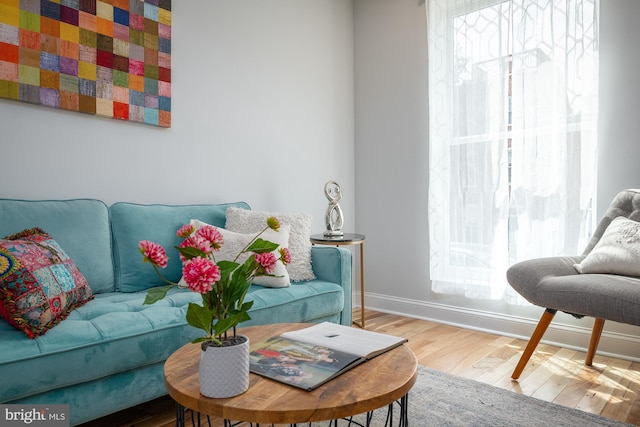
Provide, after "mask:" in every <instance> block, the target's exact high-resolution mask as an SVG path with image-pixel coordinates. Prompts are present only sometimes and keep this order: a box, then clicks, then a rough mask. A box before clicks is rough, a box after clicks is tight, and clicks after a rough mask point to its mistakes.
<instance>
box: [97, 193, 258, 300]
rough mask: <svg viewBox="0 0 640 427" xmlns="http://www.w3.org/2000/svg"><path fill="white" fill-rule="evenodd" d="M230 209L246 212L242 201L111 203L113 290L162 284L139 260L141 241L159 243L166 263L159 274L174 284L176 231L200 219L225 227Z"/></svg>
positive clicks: (178, 268) (176, 274) (177, 264)
mask: <svg viewBox="0 0 640 427" xmlns="http://www.w3.org/2000/svg"><path fill="white" fill-rule="evenodd" d="M230 206H235V207H241V208H245V209H249V205H247V204H246V203H244V202H237V203H225V204H219V205H141V204H136V203H125V202H120V203H114V204H113V205H112V206H111V207H110V208H109V210H110V214H111V227H112V233H113V255H114V262H115V275H116V277H115V282H116V289H118V290H119V291H120V292H136V291H141V290H145V289H148V288H151V287H154V286H162V285H164V284H165V283H164V282H163V281H162V280H160V278H159V277H158V276H157V275H156V273H155V271H154V269H153V267H152V266H151V264H149V263H145V262H143V261H142V255H141V254H140V252H139V250H138V243H139V242H140V241H141V240H150V241H152V242H156V243H159V244H160V245H162V246H163V247H164V248H165V249H166V250H167V255H169V262H168V265H167V267H166V268H165V269H163V270H161V272H162V274H163V275H164V276H165V277H166V278H167V279H169V280H171V281H173V282H176V283H177V282H178V281H179V280H180V277H181V264H180V258H179V257H178V251H176V250H175V249H174V246H178V245H179V244H180V242H181V240H182V239H180V238H179V237H178V236H176V231H177V230H178V228H180V227H181V226H183V225H185V224H189V221H191V220H192V219H199V220H201V221H204V222H206V223H207V224H211V225H214V226H216V227H224V226H225V222H226V211H227V208H228V207H230Z"/></svg>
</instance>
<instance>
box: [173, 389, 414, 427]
mask: <svg viewBox="0 0 640 427" xmlns="http://www.w3.org/2000/svg"><path fill="white" fill-rule="evenodd" d="M396 403H397V404H398V405H399V407H400V414H399V417H398V427H409V393H407V394H405V395H404V396H402V397H401V398H400V400H397V401H395V402H393V403H390V404H389V405H388V406H387V418H386V420H385V423H384V425H385V427H393V406H394V405H395V404H396ZM185 413H186V408H185V407H184V406H182V405H180V404H179V403H176V427H185V426H186V425H185V418H186V416H185ZM194 414H196V417H197V424H196V420H195V419H194ZM207 418H208V417H207ZM344 420H346V421H347V424H348V425H357V426H362V427H371V422H372V421H373V411H371V412H367V414H366V418H365V424H360V423H357V422H355V421H353V420H352V419H351V418H348V419H344ZM338 421H339V419H336V420H331V421H329V427H338ZM191 424H192V425H193V426H196V425H197V426H198V427H200V425H201V424H200V413H199V412H197V413H194V412H193V411H192V412H191ZM236 424H237V423H236ZM236 424H234V423H232V422H231V420H224V427H233V426H234V425H236ZM209 425H211V421H209ZM250 425H251V426H253V425H254V424H253V423H251V424H250ZM296 426H297V424H290V427H296ZM255 427H260V424H255Z"/></svg>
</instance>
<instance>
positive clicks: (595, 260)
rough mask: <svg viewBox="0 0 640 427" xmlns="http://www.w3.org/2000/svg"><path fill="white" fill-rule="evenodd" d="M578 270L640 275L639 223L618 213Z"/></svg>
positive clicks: (576, 266)
mask: <svg viewBox="0 0 640 427" xmlns="http://www.w3.org/2000/svg"><path fill="white" fill-rule="evenodd" d="M574 267H575V269H576V270H578V272H579V273H605V274H607V273H608V274H619V275H622V276H640V222H637V221H634V220H631V219H628V218H625V217H623V216H619V217H617V218H615V219H614V220H613V221H611V224H609V226H608V227H607V229H606V230H605V231H604V234H603V235H602V237H601V238H600V240H598V243H597V244H596V246H595V247H594V248H593V249H592V250H591V252H590V253H589V255H587V257H586V258H585V259H584V260H582V262H581V263H580V264H575V265H574Z"/></svg>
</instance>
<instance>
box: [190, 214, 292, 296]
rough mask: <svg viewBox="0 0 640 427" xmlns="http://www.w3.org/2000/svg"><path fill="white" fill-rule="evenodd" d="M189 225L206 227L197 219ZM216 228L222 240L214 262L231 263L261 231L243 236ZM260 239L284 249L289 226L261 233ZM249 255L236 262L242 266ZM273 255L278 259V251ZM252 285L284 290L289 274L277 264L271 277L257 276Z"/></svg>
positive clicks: (280, 264) (196, 227) (288, 283)
mask: <svg viewBox="0 0 640 427" xmlns="http://www.w3.org/2000/svg"><path fill="white" fill-rule="evenodd" d="M190 223H191V225H193V226H194V227H195V229H196V230H197V229H199V228H201V227H203V226H205V225H208V224H207V223H205V222H202V221H200V220H197V219H192V220H191V222H190ZM263 224H264V226H266V223H263ZM264 226H263V228H264ZM216 228H218V231H220V234H222V239H223V243H222V247H221V248H220V250H219V251H216V252H214V256H215V258H216V261H222V260H225V261H233V259H234V258H235V257H236V256H237V255H238V254H239V253H240V251H241V250H242V249H243V248H244V247H245V246H247V244H248V243H249V242H250V241H251V240H253V238H254V237H256V233H258V232H259V231H260V230H262V228H261V229H260V230H258V231H256V232H255V233H250V234H243V233H236V232H234V231H230V230H225V229H224V228H220V227H216ZM260 238H261V239H263V240H268V241H270V242H272V243H275V244H277V245H278V246H279V247H281V248H286V247H287V246H288V244H289V226H288V225H281V226H280V230H278V231H273V230H271V229H269V230H267V231H265V232H264V233H262V235H261V236H260ZM250 255H251V254H244V255H242V256H241V257H239V258H238V259H237V260H236V262H238V263H240V264H242V263H243V262H245V261H246V260H247V258H249V256H250ZM274 255H275V256H276V258H279V257H280V254H279V253H278V249H276V250H275V251H274ZM274 276H275V277H274ZM252 283H253V284H254V285H260V286H266V287H269V288H286V287H288V286H291V281H290V278H289V272H288V271H287V269H286V268H285V266H284V265H283V264H282V263H281V262H278V264H277V265H276V268H275V270H274V271H273V276H258V277H256V278H254V279H253V282H252Z"/></svg>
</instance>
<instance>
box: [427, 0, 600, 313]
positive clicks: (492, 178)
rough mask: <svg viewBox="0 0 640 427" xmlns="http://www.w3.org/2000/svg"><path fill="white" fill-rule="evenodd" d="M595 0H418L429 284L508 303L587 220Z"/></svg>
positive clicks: (581, 232) (574, 239) (582, 232)
mask: <svg viewBox="0 0 640 427" xmlns="http://www.w3.org/2000/svg"><path fill="white" fill-rule="evenodd" d="M598 1H599V0H563V1H558V0H502V1H497V0H493V1H491V0H429V1H428V3H427V18H428V19H427V25H428V37H429V44H428V48H429V104H430V107H429V110H430V113H429V114H430V115H429V123H430V133H429V146H430V152H429V156H430V158H429V161H430V165H429V170H430V181H429V186H430V187H429V224H430V248H431V264H430V265H431V279H432V290H433V291H434V292H440V293H455V294H463V295H465V296H467V297H470V298H486V299H505V300H507V301H509V302H519V300H518V297H517V296H516V295H515V293H514V292H513V291H512V290H511V288H510V287H509V286H508V285H507V282H506V278H505V272H506V270H507V268H508V267H509V265H511V264H513V263H514V262H516V261H520V260H524V259H529V258H534V257H540V256H553V255H563V254H578V253H580V252H581V251H582V249H583V248H584V246H585V245H586V242H587V240H588V237H589V233H590V232H591V231H592V229H593V226H594V218H593V216H592V214H593V207H594V206H595V191H596V181H595V178H596V116H597V99H598V97H597V84H598V76H597V64H598V62H597V49H598V25H597V23H598V9H599V5H598Z"/></svg>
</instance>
